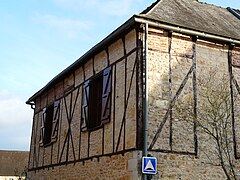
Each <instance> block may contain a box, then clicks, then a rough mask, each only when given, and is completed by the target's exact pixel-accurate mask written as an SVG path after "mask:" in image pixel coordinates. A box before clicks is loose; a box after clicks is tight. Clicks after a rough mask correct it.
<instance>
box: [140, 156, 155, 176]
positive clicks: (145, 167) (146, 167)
mask: <svg viewBox="0 0 240 180" xmlns="http://www.w3.org/2000/svg"><path fill="white" fill-rule="evenodd" d="M142 173H144V174H157V158H155V157H143V158H142Z"/></svg>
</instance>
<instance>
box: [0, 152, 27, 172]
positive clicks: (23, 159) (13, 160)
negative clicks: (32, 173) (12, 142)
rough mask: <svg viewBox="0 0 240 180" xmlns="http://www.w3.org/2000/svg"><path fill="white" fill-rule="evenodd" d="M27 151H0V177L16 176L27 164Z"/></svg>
mask: <svg viewBox="0 0 240 180" xmlns="http://www.w3.org/2000/svg"><path fill="white" fill-rule="evenodd" d="M28 157H29V152H28V151H4V150H0V176H18V175H21V173H23V172H24V170H26V168H27V164H28Z"/></svg>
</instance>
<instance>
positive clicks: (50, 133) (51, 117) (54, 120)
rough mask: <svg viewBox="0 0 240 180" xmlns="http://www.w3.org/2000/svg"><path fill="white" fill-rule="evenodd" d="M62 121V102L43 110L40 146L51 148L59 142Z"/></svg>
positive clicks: (56, 102) (52, 104)
mask: <svg viewBox="0 0 240 180" xmlns="http://www.w3.org/2000/svg"><path fill="white" fill-rule="evenodd" d="M59 119H60V101H59V100H58V101H55V102H53V103H51V104H50V105H48V106H47V107H45V108H43V110H42V115H41V127H40V140H39V143H40V146H44V147H46V146H49V145H50V144H52V143H54V142H55V141H57V138H58V126H59Z"/></svg>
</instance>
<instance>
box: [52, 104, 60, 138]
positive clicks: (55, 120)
mask: <svg viewBox="0 0 240 180" xmlns="http://www.w3.org/2000/svg"><path fill="white" fill-rule="evenodd" d="M59 119H60V101H55V102H54V110H53V121H52V133H51V142H55V141H56V140H57V136H58V126H59Z"/></svg>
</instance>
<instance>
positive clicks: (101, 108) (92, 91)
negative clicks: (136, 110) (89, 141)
mask: <svg viewBox="0 0 240 180" xmlns="http://www.w3.org/2000/svg"><path fill="white" fill-rule="evenodd" d="M111 70H112V69H111V67H108V68H106V69H105V70H104V71H103V72H101V73H99V74H97V75H96V76H94V77H92V78H91V79H89V80H87V81H85V82H84V84H83V97H82V117H81V130H82V131H86V130H94V129H96V128H99V127H101V126H102V125H103V124H105V123H108V122H109V121H110V108H111V84H112V83H111Z"/></svg>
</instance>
